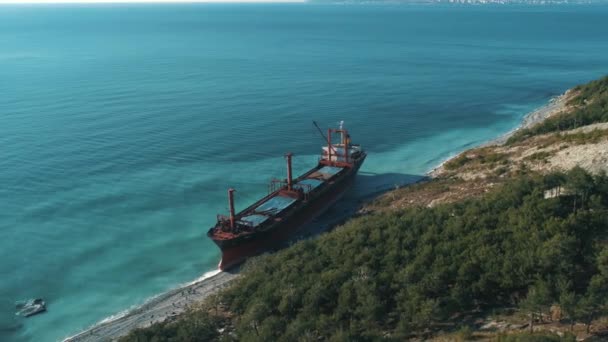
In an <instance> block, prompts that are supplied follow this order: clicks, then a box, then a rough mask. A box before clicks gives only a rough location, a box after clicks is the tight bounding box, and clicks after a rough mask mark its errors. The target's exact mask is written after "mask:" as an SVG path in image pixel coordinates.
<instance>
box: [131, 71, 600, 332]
mask: <svg viewBox="0 0 608 342" xmlns="http://www.w3.org/2000/svg"><path fill="white" fill-rule="evenodd" d="M606 84H608V78H604V79H602V80H600V81H597V82H592V83H591V84H589V85H585V86H582V87H580V88H579V89H578V91H580V94H581V95H580V96H579V97H577V98H575V100H574V101H576V102H575V104H577V106H579V107H577V108H576V112H575V114H565V115H564V116H563V117H562V118H559V119H558V120H557V121H556V122H557V123H549V124H548V125H546V127H545V126H543V127H544V128H534V129H533V130H531V131H528V132H525V133H522V134H521V135H520V136H519V137H518V138H516V139H513V140H511V141H510V142H509V144H511V145H517V144H522V143H523V142H524V141H528V142H529V141H530V140H533V139H535V138H536V136H537V135H538V134H542V133H546V132H549V131H552V130H553V131H555V129H556V127H557V130H560V129H562V128H563V127H566V124H565V123H566V122H568V125H570V126H567V127H572V125H574V126H576V125H579V122H597V121H598V120H600V121H601V120H604V119H605V118H604V116H603V115H599V114H598V110H600V111H602V110H603V111H604V113H606V101H605V97H606V94H607V92H606V88H607V87H606ZM598 106H599V107H598ZM598 108H599V109H598ZM588 116H589V117H590V118H589V117H588ZM604 121H606V120H604ZM577 139H578V138H577ZM584 139H587V137H585V138H584ZM476 155H480V154H479V153H477V154H476ZM481 155H482V156H483V157H481V158H483V159H478V160H476V161H473V163H477V164H478V165H483V164H485V165H486V166H488V165H492V169H491V170H492V172H494V175H493V177H496V178H497V179H498V178H500V183H504V184H501V185H496V186H494V188H495V189H494V190H492V191H490V192H489V193H487V194H486V193H485V192H486V191H487V189H488V188H489V187H484V186H482V187H481V188H480V189H481V190H480V189H478V191H470V189H475V186H472V185H478V184H479V182H472V181H464V180H461V179H442V180H435V181H432V182H429V183H426V184H421V185H416V186H415V187H412V188H408V189H401V190H398V191H396V192H392V193H390V194H388V195H385V196H383V197H381V198H380V199H378V200H377V201H376V203H375V204H374V205H372V206H370V207H369V208H368V210H367V212H368V214H367V215H364V216H362V217H360V218H357V219H354V220H351V221H350V222H348V223H347V224H345V225H344V226H341V227H339V228H338V229H336V230H335V231H333V232H330V233H327V234H324V235H322V236H321V237H319V238H317V239H314V240H308V241H303V242H300V243H298V244H296V245H294V246H292V247H291V248H288V249H286V250H283V251H281V252H279V253H276V254H273V255H266V256H262V257H260V258H256V259H254V260H252V262H250V263H249V264H248V265H247V267H246V268H247V269H246V271H245V276H244V277H242V278H241V279H239V280H237V281H236V282H235V283H234V284H233V286H232V287H231V288H229V289H228V290H226V291H224V292H223V293H221V294H220V295H219V296H218V297H214V298H213V299H211V300H209V301H207V302H206V303H204V304H203V305H202V306H201V307H200V308H199V309H196V310H193V311H191V312H189V313H187V314H184V315H182V317H181V318H180V319H178V320H177V321H175V322H167V323H164V324H157V325H155V326H153V327H151V328H148V329H143V330H137V331H134V332H133V333H131V334H130V335H129V336H127V337H126V338H125V340H127V341H136V340H139V341H147V340H153V339H157V340H187V339H190V340H213V339H219V338H221V339H228V340H232V339H235V338H236V339H239V340H260V341H263V340H284V341H294V340H312V339H318V338H322V339H331V340H376V339H395V340H402V339H404V338H411V337H419V338H420V337H425V338H428V337H431V336H435V335H437V334H442V333H445V332H449V331H457V332H455V334H456V335H454V336H456V337H457V339H458V338H461V339H462V337H463V336H468V337H470V336H471V335H470V334H471V333H470V331H469V332H467V331H466V329H465V330H464V332H462V329H460V330H458V329H459V326H461V325H467V324H469V325H471V327H473V328H475V327H477V325H476V324H474V322H475V320H474V318H475V317H476V316H479V313H480V310H481V312H482V313H483V312H484V311H486V310H491V309H494V310H496V309H500V308H506V307H514V306H515V307H519V310H518V312H520V313H523V314H526V315H531V314H534V315H536V317H537V318H539V317H546V316H547V314H548V310H549V309H548V308H549V307H550V306H551V304H562V305H563V307H564V308H563V310H562V311H563V315H562V316H563V318H564V319H565V320H572V321H575V322H582V323H587V322H590V319H594V318H597V317H598V316H599V315H601V314H602V313H603V310H604V309H605V305H604V302H603V300H604V299H605V298H606V297H607V296H605V294H606V293H608V292H603V291H607V290H608V289H606V288H604V286H603V285H602V284H604V283H608V250H607V249H606V248H605V247H604V244H603V241H604V239H605V237H606V233H608V222H607V221H606V217H608V215H606V213H607V210H608V178H606V177H605V176H603V175H599V176H591V175H589V174H587V173H585V172H584V171H582V170H574V171H572V172H570V173H568V174H550V175H545V176H540V175H536V174H534V173H531V172H525V170H524V171H522V170H518V171H517V172H516V171H512V170H509V171H508V172H506V173H504V172H503V173H497V172H496V169H497V168H499V167H500V166H501V165H503V164H502V163H504V162H503V160H505V159H504V157H502V156H500V155H497V152H496V151H490V150H488V151H487V154H483V153H482V154H481ZM544 157H546V156H542V155H536V156H534V157H529V158H530V159H531V160H535V159H542V158H544ZM457 163H458V164H460V163H461V161H457ZM470 165H471V160H466V161H464V162H462V163H461V164H460V165H456V166H455V167H453V168H452V172H453V174H458V172H459V171H461V170H462V169H464V168H467V167H470ZM492 182H493V181H492V180H488V177H486V178H485V180H484V181H483V182H482V183H483V184H485V185H487V184H490V183H491V184H493V183H492ZM557 185H561V186H565V187H568V189H569V190H570V193H571V194H572V195H569V196H566V197H558V198H553V199H548V200H546V199H544V197H543V194H544V191H545V190H547V189H551V188H554V187H555V186H557ZM455 189H456V190H455ZM458 189H459V190H458ZM454 193H457V194H460V195H454ZM469 194H473V195H475V196H476V197H477V198H475V199H468V200H466V199H465V200H463V197H468V195H469ZM438 198H444V199H445V198H448V200H446V201H439V202H440V203H441V202H451V201H458V202H457V203H451V204H436V203H435V202H433V200H434V199H438ZM429 205H431V206H433V208H427V206H429ZM541 290H542V291H541ZM530 293H532V294H533V295H530ZM538 293H541V294H543V293H544V295H543V296H540V295H538ZM568 298H570V299H572V298H573V299H574V300H570V301H568ZM598 298H600V299H602V300H599V299H598ZM572 302H574V304H572ZM568 305H570V306H568ZM524 317H528V316H524ZM595 326H596V330H597V328H598V327H599V326H598V324H597V322H596V324H595ZM218 330H221V331H223V334H220V333H219V332H218ZM227 332H230V334H228V333H227ZM450 336H452V335H450ZM458 336H460V337H458ZM496 338H499V337H496ZM509 338H510V337H500V339H503V340H508V339H509ZM530 338H531V339H528V337H525V336H524V337H522V340H543V337H538V336H537V337H530ZM546 338H547V339H546V340H553V339H554V338H555V337H546Z"/></svg>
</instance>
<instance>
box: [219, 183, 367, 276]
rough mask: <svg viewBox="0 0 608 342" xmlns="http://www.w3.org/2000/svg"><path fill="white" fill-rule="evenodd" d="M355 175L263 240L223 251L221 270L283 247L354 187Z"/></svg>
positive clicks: (259, 239) (255, 240)
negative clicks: (301, 229) (295, 234)
mask: <svg viewBox="0 0 608 342" xmlns="http://www.w3.org/2000/svg"><path fill="white" fill-rule="evenodd" d="M355 173H356V172H355ZM355 173H353V175H352V177H350V179H345V182H344V184H343V186H340V188H335V189H334V191H332V192H331V193H328V194H327V195H326V196H325V197H323V198H319V199H317V200H316V201H315V202H314V203H312V204H311V205H310V206H309V207H308V208H306V209H303V210H302V211H300V212H298V213H297V214H296V215H294V217H292V218H290V220H289V221H287V222H285V224H284V225H282V226H281V227H279V228H278V229H274V230H273V231H272V232H270V233H269V234H268V235H266V236H264V237H263V238H258V239H254V240H251V241H248V242H245V243H242V244H239V245H236V246H234V247H232V248H226V249H222V259H221V260H220V263H219V265H218V267H219V269H220V270H227V269H229V268H231V267H234V266H236V265H239V264H241V263H242V262H244V261H245V260H246V259H247V258H249V257H252V256H255V255H258V254H261V253H263V252H265V251H269V250H273V249H276V248H278V247H281V246H282V245H283V244H285V241H288V240H289V238H290V237H293V235H294V233H296V232H297V231H298V230H300V228H302V227H303V226H305V225H306V224H307V223H310V222H311V221H312V220H314V219H315V218H317V217H319V215H321V214H323V213H324V212H325V211H327V209H329V208H330V207H331V206H332V205H333V204H334V203H336V202H337V201H338V200H339V199H340V198H341V197H342V196H343V195H344V193H346V191H347V190H348V189H349V188H350V187H351V186H352V183H353V181H354V178H355V177H354V176H355Z"/></svg>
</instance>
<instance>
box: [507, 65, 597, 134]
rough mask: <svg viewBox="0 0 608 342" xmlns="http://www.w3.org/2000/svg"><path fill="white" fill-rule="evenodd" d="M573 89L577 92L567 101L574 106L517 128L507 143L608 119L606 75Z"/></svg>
mask: <svg viewBox="0 0 608 342" xmlns="http://www.w3.org/2000/svg"><path fill="white" fill-rule="evenodd" d="M574 91H576V92H578V94H577V95H576V96H575V97H574V98H573V99H572V100H570V102H569V103H568V104H569V105H572V106H574V108H573V109H572V110H571V111H569V112H567V113H563V114H560V115H556V116H554V117H552V118H549V119H547V120H545V121H543V122H542V123H540V124H538V125H535V126H533V127H530V128H528V129H522V130H519V131H518V132H516V133H515V134H514V135H513V136H511V137H510V138H509V140H508V141H507V144H514V143H517V142H520V141H523V140H526V139H528V138H530V137H532V136H536V135H540V134H545V133H551V132H559V131H565V130H570V129H574V128H578V127H581V126H586V125H590V124H593V123H598V122H607V121H608V76H606V77H603V78H601V79H599V80H596V81H593V82H590V83H587V84H585V85H581V86H577V87H576V88H574Z"/></svg>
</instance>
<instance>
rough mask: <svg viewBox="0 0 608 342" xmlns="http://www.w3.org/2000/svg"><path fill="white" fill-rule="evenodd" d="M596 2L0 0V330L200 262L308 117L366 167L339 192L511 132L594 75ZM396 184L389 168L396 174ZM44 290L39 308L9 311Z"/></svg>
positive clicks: (301, 138)
mask: <svg viewBox="0 0 608 342" xmlns="http://www.w3.org/2000/svg"><path fill="white" fill-rule="evenodd" d="M606 17H608V6H556V7H516V6H512V7H491V6H490V7H443V6H388V5H387V6H338V5H336V6H334V5H310V4H303V5H177V6H175V5H137V6H135V5H105V6H84V5H70V6H67V5H62V6H0V119H1V122H0V184H2V187H0V203H1V205H0V275H1V281H0V340H15V341H20V340H25V341H28V340H31V341H41V340H57V339H61V338H62V337H66V336H68V335H70V334H72V333H75V332H77V331H78V330H80V329H82V328H85V327H87V326H90V325H91V324H94V323H95V322H98V321H100V320H101V319H103V318H104V317H108V316H110V315H112V314H115V313H117V312H120V311H122V310H125V309H127V308H129V307H132V306H133V305H137V304H141V303H142V302H143V301H144V300H146V299H147V298H150V297H151V296H153V295H155V294H157V293H160V292H162V291H165V290H168V289H170V288H173V287H176V286H179V284H183V283H185V282H188V281H190V280H192V279H194V278H196V277H198V276H200V275H201V274H203V273H204V272H207V271H209V270H212V269H214V267H215V265H216V264H217V261H218V258H219V253H218V250H217V249H216V247H215V246H214V245H213V244H212V243H211V242H210V241H207V240H206V238H205V237H204V232H205V231H206V229H207V228H208V227H209V226H210V225H212V224H213V222H214V218H215V214H216V213H225V212H226V211H227V208H226V207H227V205H226V198H225V190H226V189H227V188H228V187H230V186H232V187H235V188H237V189H238V197H237V201H238V206H240V207H243V206H244V205H246V204H247V203H250V202H251V201H252V200H254V199H255V198H257V197H259V196H260V195H261V194H263V193H265V191H266V189H267V187H266V184H267V182H268V180H269V179H270V178H272V177H282V176H283V173H284V171H283V164H284V162H283V159H282V154H283V153H284V152H287V151H291V152H294V153H295V154H296V158H295V168H296V170H298V171H302V170H304V169H306V168H307V167H309V166H311V165H312V164H313V163H314V162H315V160H316V154H317V152H318V150H319V146H320V144H321V142H320V140H319V138H318V135H317V133H316V131H315V130H314V128H313V126H312V125H311V121H312V120H317V121H319V122H321V123H323V124H324V125H330V124H335V123H336V122H338V121H339V120H345V121H346V123H347V126H348V127H349V128H350V129H351V131H352V136H353V139H354V140H355V141H358V142H360V143H362V144H363V146H365V147H366V148H367V150H368V152H369V158H368V160H367V161H366V164H365V165H364V167H363V169H362V172H363V173H366V174H368V175H370V174H372V175H375V176H373V177H369V178H373V179H374V181H373V182H370V181H368V179H369V178H365V177H362V178H361V179H360V180H361V182H359V184H358V185H357V189H356V191H355V193H354V195H352V196H354V197H357V196H363V195H364V194H366V193H369V192H373V191H375V190H377V189H379V188H382V187H390V186H392V185H394V183H395V182H397V181H398V179H400V177H399V176H398V175H420V174H423V173H424V172H426V171H428V170H429V169H430V168H432V167H433V166H435V165H436V164H438V163H439V162H440V161H441V160H443V159H445V158H446V157H448V156H450V155H453V154H454V153H456V152H457V151H460V150H462V149H464V148H466V147H469V146H471V145H474V144H478V143H481V142H483V141H486V140H488V139H491V138H494V137H496V136H498V135H500V134H502V133H504V132H507V131H509V130H511V129H513V128H514V127H515V126H516V125H517V124H518V123H519V121H520V120H521V118H522V117H523V116H524V115H525V114H526V113H527V112H529V111H530V110H532V109H534V108H536V107H538V106H540V105H542V104H544V103H545V102H546V101H547V100H549V99H550V98H551V97H552V96H555V95H558V94H560V93H561V92H563V91H565V90H566V89H567V88H569V87H571V86H573V85H575V84H578V83H582V82H586V81H588V80H591V79H594V78H597V77H599V76H601V75H603V74H606V72H607V70H608V57H607V56H608V44H607V43H606V40H605V37H607V36H608V25H605V18H606ZM396 175H397V177H395V176H396ZM39 296H41V297H44V298H46V299H47V301H48V303H49V312H48V313H46V314H44V315H40V316H36V317H34V318H31V319H28V320H20V319H17V318H16V317H15V316H14V315H13V312H14V310H13V303H14V301H15V300H19V299H24V298H31V297H39Z"/></svg>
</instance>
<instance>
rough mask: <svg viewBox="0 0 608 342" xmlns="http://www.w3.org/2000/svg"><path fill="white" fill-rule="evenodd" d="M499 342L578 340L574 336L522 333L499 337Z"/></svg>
mask: <svg viewBox="0 0 608 342" xmlns="http://www.w3.org/2000/svg"><path fill="white" fill-rule="evenodd" d="M498 342H576V338H575V337H574V336H573V335H566V336H563V337H560V336H559V335H556V334H550V333H534V334H530V333H528V334H526V333H521V334H512V335H503V336H499V337H498Z"/></svg>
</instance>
